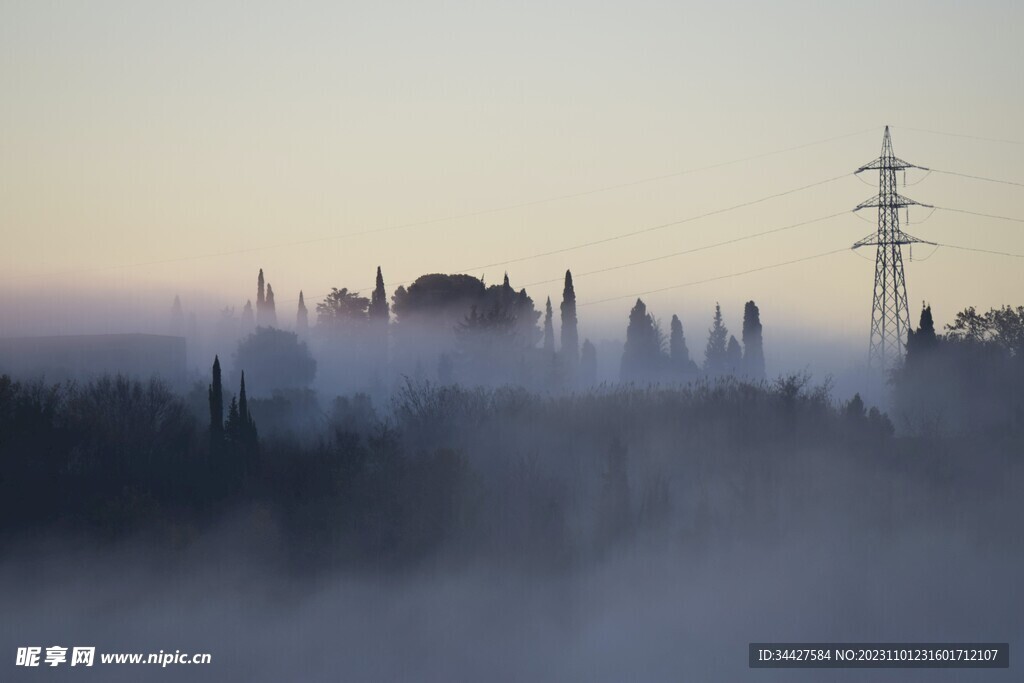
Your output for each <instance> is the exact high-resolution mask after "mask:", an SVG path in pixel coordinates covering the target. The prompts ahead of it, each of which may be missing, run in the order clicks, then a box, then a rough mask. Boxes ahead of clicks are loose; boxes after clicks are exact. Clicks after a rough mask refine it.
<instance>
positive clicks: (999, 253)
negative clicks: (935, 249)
mask: <svg viewBox="0 0 1024 683" xmlns="http://www.w3.org/2000/svg"><path fill="white" fill-rule="evenodd" d="M937 246H939V247H945V248H947V249H958V250H960V251H976V252H978V253H981V254H995V255H996V256H1009V257H1011V258H1024V254H1014V253H1012V252H1009V251H999V250H997V249H981V248H979V247H964V246H960V245H958V244H945V243H943V242H938V243H937Z"/></svg>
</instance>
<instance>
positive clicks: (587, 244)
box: [313, 173, 850, 298]
mask: <svg viewBox="0 0 1024 683" xmlns="http://www.w3.org/2000/svg"><path fill="white" fill-rule="evenodd" d="M849 175H850V174H848V173H844V174H843V175H839V176H835V177H832V178H828V179H826V180H819V181H817V182H814V183H811V184H809V185H802V186H800V187H796V188H793V189H790V190H785V191H783V192H777V193H775V194H771V195H767V196H764V197H759V198H757V199H753V200H750V201H746V202H742V203H740V204H734V205H732V206H727V207H724V208H721V209H715V210H714V211H708V212H705V213H702V214H697V215H694V216H688V217H687V218H681V219H679V220H675V221H669V222H668V223H659V224H658V225H652V226H649V227H646V228H641V229H639V230H633V231H631V232H626V233H620V234H618V235H612V236H610V237H605V238H602V239H598V240H591V241H589V242H581V243H578V244H574V245H571V246H568V247H562V248H560V249H552V250H550V251H545V252H540V253H537V254H531V255H528V256H520V257H517V258H513V259H509V260H506V261H499V262H494V263H489V264H486V265H481V266H473V267H470V268H459V269H457V270H452V271H450V272H452V273H470V272H473V271H480V270H484V269H486V268H493V267H495V266H505V265H509V264H512V263H522V262H524V261H530V260H533V259H537V258H542V257H545V256H553V255H555V254H564V253H567V252H570V251H575V250H577V249H583V248H586V247H592V246H596V245H598V244H605V243H608V242H614V241H617V240H621V239H626V238H629V237H634V236H636V235H642V234H645V233H648V232H653V231H655V230H663V229H665V228H669V227H673V226H676V225H683V224H685V223H691V222H693V221H696V220H700V219H702V218H708V217H710V216H716V215H719V214H723V213H727V212H729V211H735V210H737V209H741V208H746V207H748V206H753V205H755V204H760V203H762V202H766V201H769V200H771V199H777V198H779V197H784V196H786V195H790V194H793V193H795V192H800V191H802V190H807V189H810V188H813V187H819V186H821V185H825V184H827V183H832V182H835V181H837V180H840V179H842V178H846V177H848V176H849ZM844 213H847V212H845V211H844V212H840V213H837V214H833V215H830V216H824V217H822V218H816V219H814V220H812V221H807V222H804V223H798V224H794V225H790V226H783V227H782V228H775V229H773V230H768V231H765V232H764V233H758V234H757V235H749V236H746V237H742V238H737V239H734V240H728V241H727V242H726V243H729V242H736V241H741V240H743V239H751V238H753V237H758V236H760V235H761V234H768V233H770V232H780V231H782V230H788V229H790V228H795V227H799V226H800V225H806V224H808V223H813V222H817V221H821V220H826V219H829V218H834V217H836V216H839V215H842V214H844ZM714 246H719V245H710V246H708V247H703V248H708V249H710V248H711V247H714ZM681 253H685V252H681ZM677 255H678V254H677ZM658 258H662V257H658ZM652 260H657V259H652ZM629 265H632V264H629ZM621 267H625V266H621ZM609 270H614V268H609ZM411 282H415V280H403V281H401V282H398V283H392V284H393V285H395V284H397V285H407V284H409V283H411ZM547 282H554V280H548V281H547ZM532 284H540V283H532ZM532 284H531V285H526V286H532ZM363 289H369V286H368V287H364V288H357V290H356V291H363ZM319 296H326V293H325V294H322V295H316V294H314V295H313V297H314V298H317V297H319Z"/></svg>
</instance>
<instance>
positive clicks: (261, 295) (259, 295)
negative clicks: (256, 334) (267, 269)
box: [256, 268, 267, 325]
mask: <svg viewBox="0 0 1024 683" xmlns="http://www.w3.org/2000/svg"><path fill="white" fill-rule="evenodd" d="M266 301H267V294H266V287H265V286H264V281H263V269H262V268H260V274H259V276H258V277H257V278H256V324H257V325H265V324H266V322H265V321H264V319H263V318H264V316H265V315H266V313H265V311H264V309H265V307H266Z"/></svg>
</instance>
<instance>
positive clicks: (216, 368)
mask: <svg viewBox="0 0 1024 683" xmlns="http://www.w3.org/2000/svg"><path fill="white" fill-rule="evenodd" d="M209 397H210V441H211V443H213V444H214V445H218V444H220V442H221V441H222V440H223V439H224V391H223V388H222V387H221V382H220V358H219V357H217V356H214V357H213V382H212V383H211V384H210V388H209Z"/></svg>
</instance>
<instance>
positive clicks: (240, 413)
mask: <svg viewBox="0 0 1024 683" xmlns="http://www.w3.org/2000/svg"><path fill="white" fill-rule="evenodd" d="M224 437H225V439H226V440H228V441H230V442H231V443H233V444H236V445H239V446H242V447H243V448H245V449H253V448H255V447H256V445H257V444H258V442H259V437H258V434H257V431H256V421H255V420H253V419H252V413H251V412H249V400H248V397H247V396H246V393H245V371H244V370H243V371H242V379H241V382H240V385H239V389H238V400H237V401H236V400H235V397H234V396H232V397H231V406H230V407H229V408H228V419H227V422H226V423H225V424H224Z"/></svg>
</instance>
